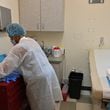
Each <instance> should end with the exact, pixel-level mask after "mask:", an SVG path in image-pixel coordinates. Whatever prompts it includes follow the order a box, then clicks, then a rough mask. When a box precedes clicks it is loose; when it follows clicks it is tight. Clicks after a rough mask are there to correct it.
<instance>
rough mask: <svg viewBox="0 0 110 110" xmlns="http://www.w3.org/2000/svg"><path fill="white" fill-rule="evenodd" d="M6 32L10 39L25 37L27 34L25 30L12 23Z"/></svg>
mask: <svg viewBox="0 0 110 110" xmlns="http://www.w3.org/2000/svg"><path fill="white" fill-rule="evenodd" d="M6 32H7V33H8V35H9V37H14V36H21V37H22V36H24V35H25V34H26V31H25V29H24V28H23V27H22V26H21V25H20V24H17V23H12V24H9V25H8V26H7V27H6Z"/></svg>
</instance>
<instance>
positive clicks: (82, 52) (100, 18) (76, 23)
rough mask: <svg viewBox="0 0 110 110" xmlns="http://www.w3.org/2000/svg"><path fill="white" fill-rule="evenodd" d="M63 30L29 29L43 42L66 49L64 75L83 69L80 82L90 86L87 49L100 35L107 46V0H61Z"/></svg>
mask: <svg viewBox="0 0 110 110" xmlns="http://www.w3.org/2000/svg"><path fill="white" fill-rule="evenodd" d="M64 2H65V8H64V9H65V10H64V19H65V22H64V27H65V28H64V33H57V32H53V33H52V32H37V33H36V32H29V34H30V35H31V36H36V39H37V40H38V41H44V42H45V45H59V46H63V47H64V48H65V49H66V62H64V63H65V64H64V66H65V67H64V71H65V72H64V77H65V78H67V77H68V74H69V72H70V71H71V69H72V68H76V69H77V70H78V71H81V72H83V73H84V80H83V85H85V86H91V81H90V71H89V59H88V51H89V49H90V48H99V44H100V38H101V37H104V45H103V46H102V47H100V48H110V0H104V3H102V4H89V3H88V0H64Z"/></svg>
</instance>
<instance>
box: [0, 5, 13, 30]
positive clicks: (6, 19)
mask: <svg viewBox="0 0 110 110" xmlns="http://www.w3.org/2000/svg"><path fill="white" fill-rule="evenodd" d="M10 23H11V10H10V9H8V8H5V7H2V6H0V31H4V30H5V29H6V26H7V25H8V24H10Z"/></svg>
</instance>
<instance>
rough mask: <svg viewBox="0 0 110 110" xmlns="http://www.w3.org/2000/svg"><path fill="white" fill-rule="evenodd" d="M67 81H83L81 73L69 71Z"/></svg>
mask: <svg viewBox="0 0 110 110" xmlns="http://www.w3.org/2000/svg"><path fill="white" fill-rule="evenodd" d="M69 79H83V73H80V72H75V71H71V72H70V74H69Z"/></svg>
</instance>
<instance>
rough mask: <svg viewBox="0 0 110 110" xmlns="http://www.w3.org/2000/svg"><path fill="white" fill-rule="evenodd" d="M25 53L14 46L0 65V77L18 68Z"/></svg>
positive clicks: (22, 49) (20, 48) (24, 50)
mask: <svg viewBox="0 0 110 110" xmlns="http://www.w3.org/2000/svg"><path fill="white" fill-rule="evenodd" d="M26 52H27V51H26V49H24V48H22V47H20V46H14V47H13V48H12V49H11V50H10V52H9V54H8V55H7V57H6V58H5V59H4V61H3V62H2V63H0V77H3V76H5V75H7V74H9V73H10V72H12V71H13V70H14V69H16V68H18V67H19V66H20V64H21V63H22V61H23V59H24V57H25V54H26Z"/></svg>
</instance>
